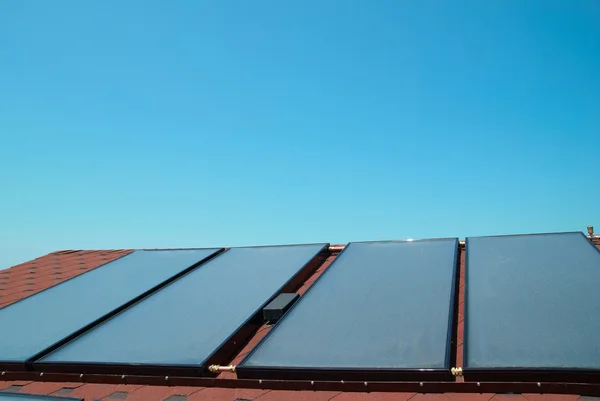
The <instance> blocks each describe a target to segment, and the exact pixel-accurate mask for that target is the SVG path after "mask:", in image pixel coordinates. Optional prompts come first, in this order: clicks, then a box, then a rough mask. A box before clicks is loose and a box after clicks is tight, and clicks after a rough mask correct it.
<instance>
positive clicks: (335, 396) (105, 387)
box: [0, 239, 600, 401]
mask: <svg viewBox="0 0 600 401" xmlns="http://www.w3.org/2000/svg"><path fill="white" fill-rule="evenodd" d="M594 242H595V243H596V246H597V247H598V248H600V239H594ZM130 252H132V250H101V251H83V250H80V251H58V252H53V253H51V254H48V255H46V256H43V257H40V258H37V259H34V260H32V261H29V262H26V263H23V264H20V265H17V266H15V267H13V268H11V269H8V270H4V271H0V307H3V306H6V305H8V304H10V303H13V302H16V301H18V300H19V299H22V298H25V297H28V296H30V295H33V294H35V293H37V292H39V291H42V290H44V289H46V288H48V287H51V286H53V285H56V284H58V283H61V282H63V281H65V280H68V279H70V278H72V277H75V276H77V275H79V274H83V273H85V272H86V271H89V270H91V269H94V268H96V267H99V266H102V265H103V264H106V263H108V262H111V261H113V260H115V259H118V258H120V257H122V256H124V255H127V254H128V253H130ZM334 259H335V255H333V256H331V257H329V258H328V259H327V260H326V261H325V263H324V264H323V265H322V266H321V267H320V268H319V269H318V270H317V271H316V272H315V273H314V274H313V275H312V276H311V277H310V278H309V279H308V280H307V281H306V282H305V283H304V285H303V286H302V288H301V289H300V290H299V291H298V292H299V293H300V294H303V293H304V292H305V291H306V289H307V288H308V287H310V285H311V284H312V283H313V282H314V281H315V280H316V278H317V277H318V276H319V275H320V274H322V273H323V271H324V270H325V269H327V267H328V266H329V265H330V264H331V262H332V261H333V260H334ZM459 285H460V287H459V310H458V327H457V338H458V343H457V347H458V348H457V366H462V341H463V330H464V323H463V316H464V253H462V254H461V263H460V284H459ZM269 329H270V328H269V327H268V326H263V327H262V328H261V329H259V330H258V332H257V333H256V334H255V335H254V337H253V338H251V339H250V341H249V342H248V344H247V345H246V346H245V347H244V348H243V349H242V350H241V351H240V353H239V354H238V355H237V356H236V357H235V358H234V359H233V360H232V363H233V364H237V363H239V362H240V361H241V360H242V359H243V358H244V356H245V355H246V354H247V353H248V352H249V351H250V350H251V349H252V348H253V347H254V346H255V345H256V344H257V343H258V342H259V341H260V339H261V338H263V337H264V336H265V335H266V333H267V332H268V331H269ZM218 379H236V376H235V374H234V373H227V372H225V373H221V374H220V375H219V376H218V378H217V382H218ZM457 380H458V381H462V377H457ZM217 386H218V384H217ZM0 390H8V391H18V392H22V393H32V394H45V395H56V396H61V395H62V396H65V397H81V398H84V399H85V400H86V401H95V400H114V399H125V400H127V401H164V400H168V399H169V398H171V400H174V399H177V400H183V399H184V398H183V397H186V398H185V399H186V400H187V401H208V400H219V401H234V400H236V399H247V400H257V401H295V400H298V401H321V400H322V401H328V400H334V401H375V400H384V401H386V400H390V401H391V400H394V401H403V400H411V401H436V400H437V401H442V400H443V401H458V400H465V401H488V400H494V401H500V400H506V401H522V400H529V401H542V400H548V401H575V400H579V399H581V400H583V399H593V398H590V397H580V396H579V395H560V394H510V395H505V394H493V393H486V394H465V393H460V394H458V393H445V394H422V393H377V392H371V393H355V392H339V391H290V390H261V389H244V388H219V387H211V388H204V387H177V386H173V387H167V386H144V385H117V384H95V383H93V384H92V383H77V382H75V383H50V382H48V383H45V382H29V381H2V378H1V377H0ZM173 396H180V397H173ZM598 399H600V398H598Z"/></svg>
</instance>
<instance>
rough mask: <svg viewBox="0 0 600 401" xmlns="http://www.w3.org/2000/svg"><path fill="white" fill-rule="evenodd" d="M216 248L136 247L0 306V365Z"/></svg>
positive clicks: (19, 362)
mask: <svg viewBox="0 0 600 401" xmlns="http://www.w3.org/2000/svg"><path fill="white" fill-rule="evenodd" d="M216 251H217V249H195V250H172V251H135V252H133V253H131V254H129V255H127V256H125V257H122V258H120V259H117V260H115V261H113V262H111V263H108V264H106V265H104V266H101V267H98V268H96V269H93V270H91V271H89V272H86V273H84V274H82V275H80V276H77V277H75V278H72V279H70V280H67V281H65V282H63V283H61V284H59V285H56V286H54V287H51V288H49V289H47V290H45V291H42V292H40V293H38V294H35V295H33V296H31V297H28V298H25V299H23V300H21V301H19V302H16V303H14V304H12V305H9V306H7V307H5V308H2V309H0V327H2V329H1V330H0V365H1V366H8V367H11V368H17V367H21V366H24V364H25V362H26V361H28V360H29V359H31V358H33V357H35V356H36V355H38V354H39V353H42V352H43V351H47V350H49V349H52V348H53V347H55V346H56V345H57V343H59V342H61V341H63V340H64V339H65V338H67V337H69V336H71V335H73V334H74V333H76V332H78V331H80V330H82V329H83V328H85V327H86V326H88V325H90V324H92V323H94V322H95V321H97V320H98V319H101V318H103V317H105V316H106V315H107V314H110V313H112V312H113V311H114V310H115V309H118V308H120V307H122V306H123V305H125V304H127V303H129V302H132V301H133V300H135V299H136V298H138V297H140V296H141V295H143V294H144V293H146V292H148V291H149V290H152V289H153V288H154V287H156V286H158V285H160V284H161V283H163V282H165V281H167V280H169V279H171V278H172V277H173V276H176V275H178V274H181V273H183V272H185V271H186V270H187V269H189V268H190V267H191V266H194V265H196V264H198V263H199V262H201V261H203V260H205V259H207V258H209V257H210V256H212V255H213V254H214V253H215V252H216Z"/></svg>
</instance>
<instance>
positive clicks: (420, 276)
mask: <svg viewBox="0 0 600 401" xmlns="http://www.w3.org/2000/svg"><path fill="white" fill-rule="evenodd" d="M457 252H458V241H457V240H456V239H441V240H423V241H413V242H403V241H402V242H401V241H388V242H365V243H358V242H355V243H351V244H349V245H348V246H347V247H346V248H345V249H344V250H343V251H342V252H341V253H340V255H339V256H338V257H337V258H336V259H335V261H334V262H333V263H332V265H331V266H330V267H329V268H328V269H327V270H326V271H325V272H324V273H323V275H321V276H320V277H319V278H318V279H317V281H315V283H314V284H313V285H312V286H311V287H310V289H309V290H308V291H307V292H306V294H305V295H304V296H302V297H301V298H300V300H299V301H298V302H296V304H295V305H294V306H292V308H291V309H290V310H289V311H288V312H287V314H286V315H285V316H284V317H283V318H282V319H281V320H280V321H279V323H278V324H277V325H276V326H275V328H274V329H272V330H271V331H270V332H269V334H268V335H267V336H266V337H265V338H264V339H263V340H262V341H261V343H260V344H259V345H258V346H257V347H255V348H254V350H253V351H251V353H250V354H249V355H248V356H247V357H246V358H245V359H244V360H243V361H242V363H241V364H240V365H238V366H237V369H236V371H237V374H238V377H240V378H250V379H298V380H419V379H423V378H424V377H428V378H432V379H433V378H436V379H439V380H450V379H452V376H451V374H450V371H449V369H450V367H451V366H450V364H451V349H452V347H451V344H450V343H451V337H452V333H453V330H452V322H453V310H454V309H453V308H454V294H455V283H456V278H455V276H456V270H457Z"/></svg>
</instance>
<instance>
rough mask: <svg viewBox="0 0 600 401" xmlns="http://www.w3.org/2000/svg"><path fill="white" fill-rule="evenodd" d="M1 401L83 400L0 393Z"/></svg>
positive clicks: (79, 400)
mask: <svg viewBox="0 0 600 401" xmlns="http://www.w3.org/2000/svg"><path fill="white" fill-rule="evenodd" d="M0 401H83V399H82V398H70V397H69V398H67V397H53V396H51V395H37V394H25V393H8V392H4V391H0Z"/></svg>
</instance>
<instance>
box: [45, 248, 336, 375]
mask: <svg viewBox="0 0 600 401" xmlns="http://www.w3.org/2000/svg"><path fill="white" fill-rule="evenodd" d="M326 248H327V246H326V244H315V245H294V246H276V247H250V248H233V249H230V250H228V251H226V252H224V253H222V254H221V255H219V256H218V257H216V258H214V259H212V260H211V261H210V262H208V263H206V264H205V265H203V266H202V267H201V268H199V269H196V270H194V271H192V272H191V273H189V274H187V275H186V276H185V277H183V278H182V279H180V280H177V281H174V282H173V283H171V284H170V285H169V286H167V287H165V288H163V289H162V290H160V291H158V292H156V293H154V294H152V295H151V296H149V297H148V298H146V299H144V300H143V301H141V302H139V303H138V304H136V305H135V306H133V307H131V308H129V309H127V310H125V311H123V312H122V313H120V314H118V315H117V316H115V317H113V318H112V319H110V320H107V321H106V322H104V323H103V324H101V325H99V326H97V327H96V328H94V329H92V330H90V331H88V332H86V333H85V334H83V335H82V336H80V337H78V338H77V339H76V340H74V341H72V342H71V343H69V344H66V345H64V346H63V347H61V348H59V349H58V350H56V351H55V352H53V353H51V354H49V355H47V356H45V357H43V358H41V359H40V360H39V361H38V362H37V363H36V364H37V365H39V366H40V369H43V370H48V369H49V367H48V365H53V366H56V365H59V364H63V365H65V364H68V365H73V364H75V365H87V366H85V367H82V368H81V369H84V370H85V371H94V370H96V369H94V368H95V367H98V366H99V365H104V366H106V365H113V366H114V365H119V366H121V367H122V368H123V367H126V366H127V365H133V366H134V368H135V369H136V370H137V371H140V369H141V368H143V367H144V366H150V367H151V366H157V365H158V366H165V367H167V366H170V367H173V368H191V369H196V370H197V371H198V372H201V371H202V370H203V367H206V365H207V364H208V363H209V359H210V358H211V356H212V355H213V353H214V352H215V351H217V350H218V349H219V348H220V347H221V346H222V345H223V344H224V343H225V342H227V341H228V339H229V338H230V337H231V336H232V335H233V334H234V333H235V332H236V331H237V330H238V328H240V327H242V326H243V325H244V324H245V323H246V322H247V321H248V320H249V319H250V318H251V317H252V316H254V315H255V314H256V313H257V312H260V311H261V310H262V307H263V306H264V305H266V304H267V303H268V301H269V300H270V299H272V298H273V297H274V296H275V295H277V294H278V292H279V291H280V290H281V289H282V288H283V287H284V286H285V285H286V284H287V283H288V282H289V281H290V280H291V279H292V278H293V277H294V276H296V275H297V274H298V273H299V272H300V271H301V270H302V269H303V267H305V266H306V265H307V264H308V263H309V262H310V261H311V260H313V259H314V258H315V257H316V256H317V255H319V254H320V253H321V252H322V251H323V250H324V249H326ZM196 374H197V373H196Z"/></svg>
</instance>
